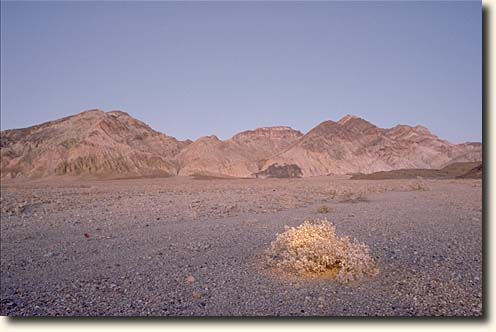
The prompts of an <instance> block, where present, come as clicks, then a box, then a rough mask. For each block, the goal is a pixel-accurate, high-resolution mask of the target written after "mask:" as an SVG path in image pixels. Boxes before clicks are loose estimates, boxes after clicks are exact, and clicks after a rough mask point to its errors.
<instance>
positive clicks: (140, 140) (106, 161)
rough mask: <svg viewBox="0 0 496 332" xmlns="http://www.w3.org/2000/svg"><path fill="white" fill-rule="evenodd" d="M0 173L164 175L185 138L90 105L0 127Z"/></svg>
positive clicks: (171, 169) (173, 167)
mask: <svg viewBox="0 0 496 332" xmlns="http://www.w3.org/2000/svg"><path fill="white" fill-rule="evenodd" d="M0 143H1V144H0V147H1V176H2V177H18V176H24V177H44V176H50V175H90V174H91V175H99V176H170V175H176V174H177V166H176V164H175V162H174V156H175V155H176V154H178V153H179V151H180V150H181V149H182V148H184V147H185V146H187V145H188V144H189V143H190V142H180V141H178V140H176V139H175V138H173V137H168V136H166V135H164V134H161V133H159V132H157V131H155V130H153V129H151V128H150V127H149V126H147V125H146V124H144V123H143V122H141V121H138V120H136V119H134V118H132V117H131V116H129V115H128V114H127V113H124V112H120V111H113V112H107V113H106V112H103V111H100V110H90V111H86V112H82V113H80V114H77V115H74V116H69V117H66V118H63V119H60V120H56V121H50V122H46V123H43V124H41V125H37V126H33V127H29V128H25V129H14V130H5V131H2V132H1V142H0Z"/></svg>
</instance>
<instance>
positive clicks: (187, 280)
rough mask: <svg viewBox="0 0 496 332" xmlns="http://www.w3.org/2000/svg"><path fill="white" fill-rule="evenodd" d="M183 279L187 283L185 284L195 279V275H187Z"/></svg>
mask: <svg viewBox="0 0 496 332" xmlns="http://www.w3.org/2000/svg"><path fill="white" fill-rule="evenodd" d="M184 281H185V282H186V283H187V284H192V283H194V282H195V281H196V279H195V277H193V276H187V277H186V279H184Z"/></svg>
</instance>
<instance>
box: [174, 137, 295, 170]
mask: <svg viewBox="0 0 496 332" xmlns="http://www.w3.org/2000/svg"><path fill="white" fill-rule="evenodd" d="M301 136H302V133H301V132H299V131H296V130H293V129H291V128H289V127H266V128H258V129H255V130H248V131H244V132H241V133H239V134H237V135H235V136H233V137H232V138H231V139H228V140H226V141H221V140H219V139H218V138H217V137H216V136H206V137H202V138H200V139H198V140H197V141H195V142H194V143H192V144H191V145H189V146H188V147H186V148H185V149H184V150H183V151H181V152H180V153H179V155H178V156H177V161H178V164H179V165H180V170H179V175H200V174H201V175H213V176H219V175H224V176H234V177H252V176H253V174H254V173H256V172H258V171H259V170H260V167H261V166H262V165H263V163H264V161H265V160H266V159H268V158H270V157H271V156H273V155H274V154H276V153H278V152H280V151H282V150H283V149H284V148H286V147H288V146H289V145H290V144H291V143H293V142H294V141H296V140H297V139H298V138H300V137H301Z"/></svg>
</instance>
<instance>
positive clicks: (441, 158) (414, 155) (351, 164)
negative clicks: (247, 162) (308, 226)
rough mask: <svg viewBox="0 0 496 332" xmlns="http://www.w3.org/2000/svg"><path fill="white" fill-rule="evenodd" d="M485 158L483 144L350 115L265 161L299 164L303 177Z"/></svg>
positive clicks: (328, 123) (326, 124)
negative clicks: (453, 141)
mask: <svg viewBox="0 0 496 332" xmlns="http://www.w3.org/2000/svg"><path fill="white" fill-rule="evenodd" d="M480 160H482V144H480V143H464V144H451V143H449V142H448V141H445V140H441V139H439V138H438V137H437V136H435V135H433V134H432V133H430V132H429V130H428V129H427V128H425V127H422V126H416V127H410V126H406V125H398V126H396V127H393V128H390V129H383V128H378V127H376V126H375V125H373V124H371V123H369V122H367V121H365V120H363V119H361V118H358V117H355V116H352V115H347V116H345V117H344V118H342V119H341V120H339V121H338V122H334V121H325V122H322V123H321V124H319V125H318V126H317V127H315V128H313V129H312V130H310V131H309V132H308V133H307V134H306V135H304V136H303V137H302V138H301V139H299V140H298V141H297V142H296V143H295V144H293V145H291V146H290V147H288V148H287V149H286V150H284V151H283V152H281V153H279V154H278V155H275V156H274V157H272V158H270V159H269V160H267V161H266V162H265V163H264V166H263V167H262V169H264V170H265V169H267V168H268V167H269V166H270V165H275V164H279V165H284V164H286V165H292V164H294V165H298V166H299V167H300V168H301V170H302V173H303V176H316V175H325V174H348V173H372V172H377V171H388V170H393V169H402V168H442V167H444V166H446V165H448V164H449V163H452V162H466V161H480Z"/></svg>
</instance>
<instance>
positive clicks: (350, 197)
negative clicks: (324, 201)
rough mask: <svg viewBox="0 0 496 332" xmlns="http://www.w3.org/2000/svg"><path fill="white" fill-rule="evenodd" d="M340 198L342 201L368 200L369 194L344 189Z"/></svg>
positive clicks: (357, 201) (356, 201)
mask: <svg viewBox="0 0 496 332" xmlns="http://www.w3.org/2000/svg"><path fill="white" fill-rule="evenodd" d="M338 198H339V201H340V202H341V203H359V202H368V198H367V195H366V194H365V193H364V192H363V191H357V192H354V191H343V192H342V193H340V194H339V195H338Z"/></svg>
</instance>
